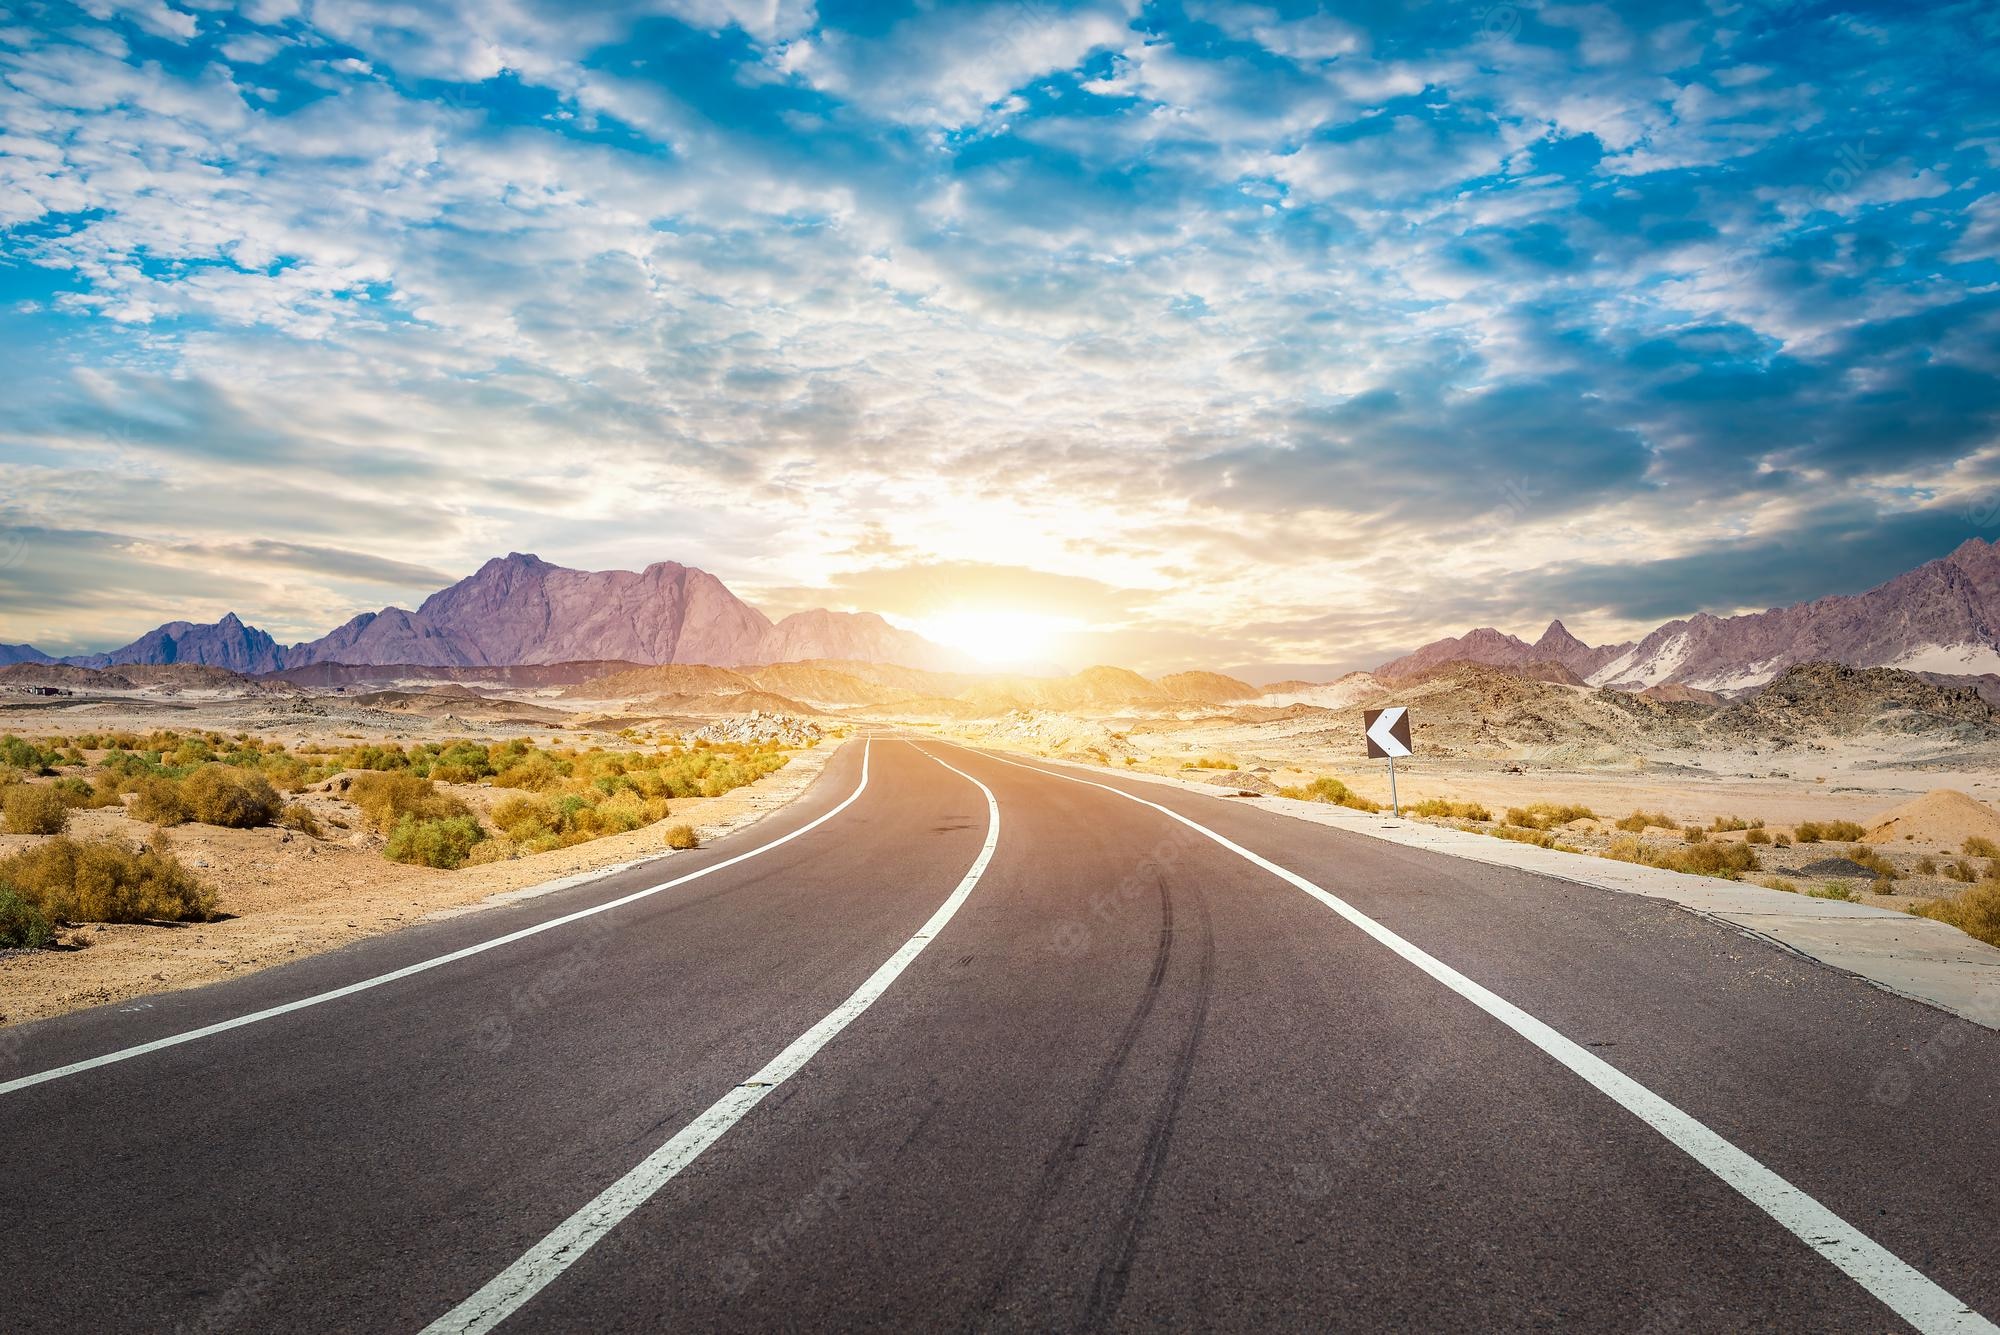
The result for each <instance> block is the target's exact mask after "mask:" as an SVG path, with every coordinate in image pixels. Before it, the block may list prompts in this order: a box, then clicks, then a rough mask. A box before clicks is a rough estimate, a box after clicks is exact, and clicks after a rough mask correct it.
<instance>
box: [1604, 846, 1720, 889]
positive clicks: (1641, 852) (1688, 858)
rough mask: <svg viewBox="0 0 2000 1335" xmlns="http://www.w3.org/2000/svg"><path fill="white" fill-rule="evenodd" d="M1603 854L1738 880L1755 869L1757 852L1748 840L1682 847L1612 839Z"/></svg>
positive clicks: (1668, 869)
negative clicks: (1663, 846) (1667, 846)
mask: <svg viewBox="0 0 2000 1335" xmlns="http://www.w3.org/2000/svg"><path fill="white" fill-rule="evenodd" d="M1603 856H1605V857H1607V858H1610V859H1611V860H1612V861H1614V862H1635V863H1639V864H1640V865H1642V866H1647V867H1660V868H1664V869H1665V870H1667V871H1678V872H1685V873H1687V874H1688V875H1690V876H1719V877H1721V878H1722V879H1723V880H1726V881H1737V880H1741V879H1742V878H1743V874H1744V873H1745V872H1751V871H1756V870H1757V854H1756V852H1755V851H1754V850H1753V849H1751V848H1750V846H1749V845H1747V844H1719V843H1709V842H1703V843H1699V844H1689V845H1688V846H1687V847H1685V848H1658V847H1655V846H1653V845H1651V844H1646V843H1642V842H1640V841H1639V840H1637V839H1614V840H1612V841H1611V844H1610V846H1609V847H1607V848H1606V849H1605V850H1604V853H1603Z"/></svg>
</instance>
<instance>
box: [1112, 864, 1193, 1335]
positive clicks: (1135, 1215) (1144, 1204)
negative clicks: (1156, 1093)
mask: <svg viewBox="0 0 2000 1335" xmlns="http://www.w3.org/2000/svg"><path fill="white" fill-rule="evenodd" d="M1163 884H1164V882H1163ZM1191 893H1192V895H1193V897H1194V903H1195V909H1196V911H1197V913H1198V915H1199V918H1200V922H1201V954H1200V957H1199V960H1198V961H1197V963H1196V966H1195V996H1194V1014H1193V1016H1192V1017H1191V1018H1190V1020H1189V1022H1188V1027H1187V1034H1186V1036H1185V1037H1184V1038H1183V1039H1182V1041H1181V1049H1180V1052H1179V1053H1178V1054H1176V1056H1175V1058H1174V1066H1173V1071H1172V1074H1171V1075H1170V1076H1169V1077H1168V1080H1167V1088H1166V1093H1165V1096H1164V1098H1163V1100H1162V1102H1161V1106H1160V1111H1159V1113H1158V1115H1157V1116H1156V1117H1155V1118H1154V1120H1153V1126H1152V1129H1151V1131H1150V1132H1149V1133H1148V1134H1147V1137H1146V1146H1145V1150H1144V1152H1143V1153H1142V1154H1141V1156H1140V1160H1139V1175H1138V1176H1137V1177H1136V1178H1135V1179H1134V1180H1133V1183H1132V1190H1131V1192H1130V1193H1129V1194H1128V1195H1127V1196H1126V1198H1125V1208H1124V1211H1123V1218H1122V1221H1121V1223H1120V1226H1119V1235H1118V1242H1117V1246H1116V1247H1115V1249H1114V1250H1113V1254H1112V1259H1111V1261H1110V1262H1109V1263H1108V1264H1107V1265H1104V1266H1102V1267H1100V1268H1099V1269H1098V1272H1097V1278H1096V1280H1095V1281H1094V1282H1093V1283H1092V1285H1091V1293H1090V1305H1089V1306H1088V1307H1087V1308H1086V1309H1085V1314H1084V1324H1085V1325H1086V1326H1100V1325H1103V1324H1105V1323H1106V1322H1108V1321H1110V1319H1111V1318H1112V1317H1113V1316H1115V1315H1116V1314H1117V1312H1118V1305H1119V1303H1121V1302H1122V1301H1124V1298H1125V1285H1126V1284H1127V1282H1128V1281H1129V1280H1130V1279H1131V1276H1132V1258H1133V1257H1134V1255H1136V1254H1137V1252H1138V1250H1139V1238H1140V1234H1141V1233H1142V1231H1143V1230H1144V1227H1145V1222H1146V1215H1147V1212H1148V1211H1149V1210H1150V1209H1151V1208H1152V1204H1153V1193H1154V1191H1155V1190H1156V1189H1157V1188H1158V1187H1159V1185H1160V1176H1161V1174H1162V1173H1163V1172H1164V1171H1165V1170H1166V1166H1167V1150H1168V1148H1169V1146H1170V1145H1171V1144H1172V1143H1173V1135H1174V1127H1175V1125H1176V1124H1177V1123H1178V1121H1179V1119H1180V1112H1181V1102H1182V1100H1183V1099H1184V1098H1185V1097H1186V1095H1187V1087H1188V1080H1189V1077H1190V1076H1191V1075H1192V1074H1193V1072H1194V1059H1195V1053H1196V1052H1197V1051H1198V1050H1199V1049H1200V1047H1201V1037H1202V1033H1203V1031H1204V1030H1205V1029H1206V1028H1207V1026H1208V1003H1209V997H1210V994H1211V993H1212V992H1213V990H1214V986H1215V929H1214V924H1213V923H1212V922H1211V921H1210V919H1209V914H1208V895H1207V894H1206V893H1205V892H1204V891H1203V890H1202V889H1201V887H1200V886H1199V885H1196V886H1195V887H1194V889H1193V890H1192V892H1191ZM1166 902H1167V903H1168V904H1169V905H1171V904H1172V902H1173V901H1172V898H1171V896H1169V898H1168V899H1167V901H1166Z"/></svg>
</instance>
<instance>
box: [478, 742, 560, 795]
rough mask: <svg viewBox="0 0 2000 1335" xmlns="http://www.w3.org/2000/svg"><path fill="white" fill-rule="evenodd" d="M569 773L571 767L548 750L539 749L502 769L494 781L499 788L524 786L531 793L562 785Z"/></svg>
mask: <svg viewBox="0 0 2000 1335" xmlns="http://www.w3.org/2000/svg"><path fill="white" fill-rule="evenodd" d="M569 775H570V768H569V767H565V766H563V765H561V764H560V763H558V762H557V760H556V759H555V757H553V756H551V755H549V753H548V752H546V751H537V752H535V753H534V754H532V755H529V756H526V757H524V758H523V759H521V760H520V761H519V762H518V763H516V764H513V765H509V766H508V767H507V768H506V769H504V770H502V771H500V773H498V774H497V775H495V776H494V778H493V783H494V786H495V787H498V788H522V789H526V790H527V791H528V792H531V793H546V792H548V791H550V790H551V789H555V788H560V787H562V785H563V780H564V779H567V778H568V777H569Z"/></svg>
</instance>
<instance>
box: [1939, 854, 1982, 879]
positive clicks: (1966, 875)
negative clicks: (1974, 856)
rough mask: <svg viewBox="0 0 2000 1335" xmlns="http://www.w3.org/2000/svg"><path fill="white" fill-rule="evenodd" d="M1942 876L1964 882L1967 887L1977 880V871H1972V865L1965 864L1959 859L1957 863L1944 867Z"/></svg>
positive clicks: (1962, 859) (1963, 860) (1965, 862)
mask: <svg viewBox="0 0 2000 1335" xmlns="http://www.w3.org/2000/svg"><path fill="white" fill-rule="evenodd" d="M1944 874H1945V875H1946V876H1949V877H1951V879H1952V880H1954V881H1964V882H1966V883H1967V884H1968V885H1969V884H1971V883H1972V882H1974V881H1976V880H1978V879H1979V873H1978V872H1977V871H1974V870H1973V867H1972V864H1971V863H1970V862H1967V861H1966V860H1965V859H1964V858H1960V859H1959V860H1958V861H1956V862H1954V863H1952V864H1951V865H1950V866H1948V867H1946V868H1945V869H1944Z"/></svg>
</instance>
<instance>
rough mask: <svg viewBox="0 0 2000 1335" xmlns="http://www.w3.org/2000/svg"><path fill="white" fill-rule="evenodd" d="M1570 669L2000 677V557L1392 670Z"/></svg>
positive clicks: (1386, 668)
mask: <svg viewBox="0 0 2000 1335" xmlns="http://www.w3.org/2000/svg"><path fill="white" fill-rule="evenodd" d="M1538 660H1547V661H1554V662H1559V663H1561V664H1562V665H1563V666H1564V667H1566V668H1568V669H1569V670H1570V671H1572V672H1574V673H1575V674H1576V675H1577V676H1578V677H1580V678H1582V679H1583V680H1585V681H1587V682H1589V683H1590V684H1591V685H1593V686H1608V687H1612V688H1614V689H1617V690H1624V691H1641V690H1646V689H1648V688H1651V687H1657V686H1685V687H1689V688H1691V689H1693V690H1696V691H1708V692H1715V693H1719V694H1723V695H1728V696H1740V695H1744V694H1746V693H1748V692H1750V691H1752V690H1755V689H1756V688H1757V687H1760V686H1764V685H1766V684H1768V683H1770V682H1772V681H1775V680H1776V679H1777V678H1779V677H1780V676H1782V675H1783V674H1784V673H1785V672H1786V671H1788V670H1789V669H1791V668H1792V667H1795V666H1797V665H1798V664H1801V663H1809V662H1818V663H1839V664H1844V665H1845V666H1848V667H1856V668H1873V667H1887V668H1897V669H1901V670H1904V671H1909V672H1918V673H1924V674H1927V675H1934V676H1943V677H1978V676H1981V675H1985V674H1992V673H1995V672H2000V548H1996V547H1995V546H1994V544H1992V543H1990V542H1985V541H1982V540H1981V539H1978V538H1972V539H1969V540H1968V541H1966V542H1965V543H1964V544H1963V545H1961V546H1960V547H1958V548H1957V550H1955V551H1953V552H1952V553H1951V554H1949V555H1948V556H1943V557H1940V558H1938V559H1937V560H1935V561H1930V562H1926V563H1925V564H1923V565H1921V566H1918V567H1917V568H1916V569H1915V570H1912V571H1910V572H1908V573H1907V574H1903V575H1898V576H1897V577H1896V578H1895V579H1892V580H1890V581H1889V582H1888V583H1886V584H1883V585H1881V586H1879V587H1877V588H1873V589H1870V590H1868V591H1867V592H1866V593H1858V594H1853V595H1844V596H1839V597H1831V598H1819V599H1815V600H1814V601H1812V602H1808V603H1799V604H1796V605H1794V606H1791V607H1778V608H1772V609H1771V610H1769V611H1765V612H1753V613H1748V614H1746V615H1743V616H1734V617H1716V616H1710V615H1709V614H1707V613H1702V614H1700V615H1697V616H1693V617H1688V618H1685V619H1683V620H1679V621H1669V622H1667V623H1666V624H1665V625H1663V626H1660V627H1659V628H1658V629H1656V630H1654V631H1652V632H1650V633H1649V634H1647V635H1646V636H1644V637H1643V638H1641V639H1639V640H1636V641H1630V642H1627V643H1624V644H1612V645H1603V646H1599V647H1595V648H1593V647H1592V646H1590V645H1588V644H1585V643H1584V642H1583V641H1581V640H1579V639H1577V638H1576V637H1575V636H1573V635H1571V634H1570V633H1569V631H1568V630H1567V629H1565V628H1564V626H1563V624H1562V622H1560V621H1552V622H1550V623H1549V627H1548V629H1547V630H1545V631H1544V632H1543V633H1542V636H1541V638H1540V639H1539V640H1537V641H1536V642H1535V643H1534V644H1529V643H1528V642H1527V641H1525V640H1521V639H1518V638H1516V637H1515V636H1512V635H1506V634H1503V633H1501V632H1500V631H1498V630H1495V629H1493V628H1492V627H1490V626H1485V627H1481V628H1479V629H1478V630H1474V631H1470V632H1468V633H1467V634H1465V635H1461V636H1458V637H1455V638H1452V639H1445V640H1438V641H1435V642H1433V643H1431V644H1427V645H1425V646H1423V647H1422V648H1421V649H1418V650H1416V651H1415V652H1414V653H1410V654H1406V655H1405V656H1403V657H1402V658H1398V659H1395V660H1393V661H1391V662H1388V663H1384V664H1383V665H1382V666H1381V667H1379V668H1377V669H1376V670H1375V671H1376V675H1377V676H1379V677H1383V678H1389V679H1413V678H1416V677H1419V676H1421V675H1422V674H1423V673H1424V672H1425V671H1427V670H1429V669H1431V668H1434V667H1436V666H1439V665H1441V664H1444V663H1448V662H1453V661H1469V662H1476V663H1485V664H1489V665H1491V666H1494V667H1509V668H1513V667H1520V666H1522V665H1523V664H1526V663H1531V662H1535V661H1538Z"/></svg>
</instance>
